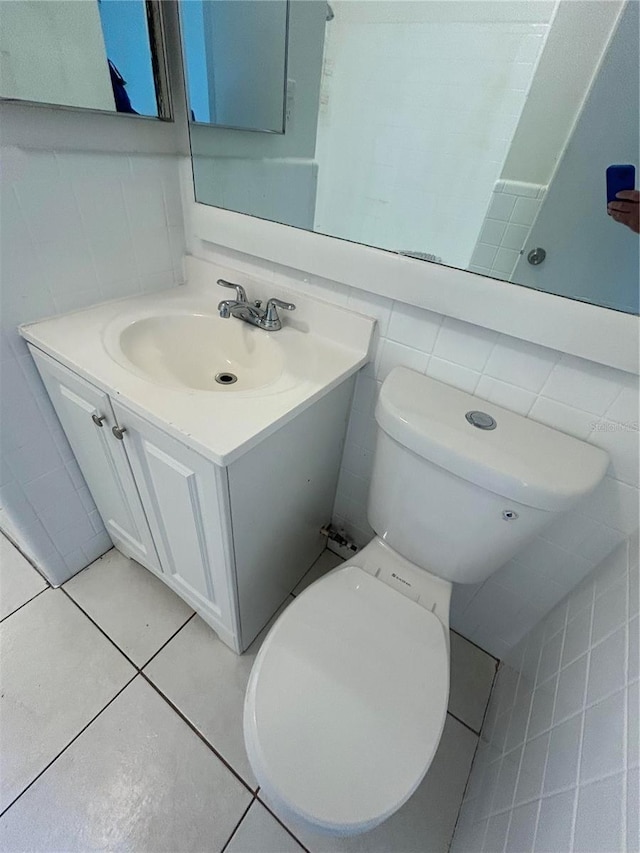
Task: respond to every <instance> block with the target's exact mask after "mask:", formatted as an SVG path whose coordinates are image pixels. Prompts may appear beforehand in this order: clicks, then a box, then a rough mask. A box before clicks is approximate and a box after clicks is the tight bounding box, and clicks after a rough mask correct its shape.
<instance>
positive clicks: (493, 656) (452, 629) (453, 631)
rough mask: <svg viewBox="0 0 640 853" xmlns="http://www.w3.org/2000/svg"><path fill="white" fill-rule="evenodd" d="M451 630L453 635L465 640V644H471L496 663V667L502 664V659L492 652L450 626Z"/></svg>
mask: <svg viewBox="0 0 640 853" xmlns="http://www.w3.org/2000/svg"><path fill="white" fill-rule="evenodd" d="M449 630H450V631H451V632H452V633H453V634H456V635H457V636H458V637H460V638H461V639H462V640H464V641H465V643H469V645H470V646H473V647H474V648H476V649H478V651H479V652H482V654H484V655H486V656H487V657H489V658H492V660H494V661H495V662H496V666H497V665H498V664H499V663H501V662H502V661H501V659H500V658H497V657H496V656H495V655H492V654H491V652H488V651H487V650H486V649H483V648H482V646H479V645H478V644H477V643H474V642H473V640H470V639H469V638H468V637H465V636H464V634H461V633H460V631H456V629H455V628H452V627H451V626H449Z"/></svg>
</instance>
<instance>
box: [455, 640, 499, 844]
mask: <svg viewBox="0 0 640 853" xmlns="http://www.w3.org/2000/svg"><path fill="white" fill-rule="evenodd" d="M450 630H451V629H450ZM455 633H456V634H457V633H458V632H457V631H456V632H455ZM460 636H461V635H460ZM463 639H466V637H463ZM474 645H475V644H474ZM477 648H480V647H479V646H477ZM490 657H493V655H490ZM494 660H495V661H496V665H495V669H494V672H493V678H492V679H491V689H490V690H489V696H488V698H487V703H486V705H485V706H484V714H483V715H482V722H481V723H480V731H479V732H477V733H476V732H474V734H477V736H478V740H477V741H476V748H475V749H474V751H473V758H472V759H471V764H470V765H469V773H468V774H467V781H466V782H465V785H464V790H463V792H462V798H461V800H460V806H459V808H458V814H457V815H456V819H455V823H454V825H453V832H452V833H451V838H450V840H449V846H448V848H447V850H450V849H451V845H452V844H453V839H454V838H455V834H456V829H457V828H458V822H459V821H460V814H461V813H462V806H463V805H464V798H465V796H466V793H467V790H468V788H469V782H470V781H471V772H472V771H473V764H474V762H475V760H476V756H477V754H478V749H479V748H480V735H481V732H482V728H483V726H484V722H485V720H486V718H487V712H488V710H489V704H490V702H491V696H492V694H493V688H494V687H495V686H496V679H497V677H498V669H499V666H500V661H499V660H498V659H497V658H494ZM447 713H448V714H450V713H451V712H450V711H447ZM451 716H452V717H453V718H454V720H458V718H457V717H456V716H455V714H451ZM458 722H462V720H458ZM462 725H465V724H464V723H462ZM467 728H470V726H467ZM471 731H473V729H471ZM487 825H488V821H487Z"/></svg>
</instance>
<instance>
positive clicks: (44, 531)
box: [0, 148, 185, 584]
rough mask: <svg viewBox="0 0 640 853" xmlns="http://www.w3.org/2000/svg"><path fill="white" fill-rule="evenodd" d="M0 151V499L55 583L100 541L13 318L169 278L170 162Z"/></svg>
mask: <svg viewBox="0 0 640 853" xmlns="http://www.w3.org/2000/svg"><path fill="white" fill-rule="evenodd" d="M2 154H3V165H6V164H8V166H9V167H8V168H3V172H2V229H1V238H2V248H1V256H2V285H3V286H2V328H1V329H0V337H1V338H2V340H3V353H4V354H5V358H4V360H3V363H2V374H3V375H2V385H3V407H2V432H3V441H2V455H3V463H4V467H5V470H7V471H10V472H11V478H12V479H11V482H10V483H6V484H3V495H2V497H3V509H4V512H5V513H6V516H7V518H8V523H9V524H10V525H11V527H12V529H13V531H14V534H15V535H16V536H17V537H18V539H19V540H20V545H21V547H22V548H23V549H24V551H25V553H27V554H28V555H29V556H30V557H31V558H32V559H33V560H34V561H35V563H36V564H37V565H38V566H39V567H40V568H41V570H42V571H43V572H45V574H47V576H48V577H49V579H50V580H51V581H52V582H53V583H56V584H57V583H61V582H62V581H64V580H65V579H66V578H68V577H69V576H70V575H71V574H73V573H75V572H77V571H79V570H80V569H82V568H83V567H84V566H85V565H87V564H88V563H90V562H92V561H93V560H95V559H96V558H97V557H99V556H100V555H101V554H102V553H104V551H105V550H107V549H108V548H109V547H110V544H111V543H110V541H109V538H108V537H107V535H106V533H105V530H104V527H103V526H102V523H101V522H99V524H98V526H97V529H96V519H97V518H98V517H97V513H96V510H95V506H94V505H93V501H92V500H91V499H90V498H89V497H88V494H87V490H86V487H85V484H84V481H83V480H82V479H81V478H78V472H77V467H76V468H73V467H72V468H69V467H68V466H65V462H67V461H68V460H70V459H72V454H71V451H70V448H69V446H68V443H67V442H66V439H65V438H64V436H63V434H62V431H61V429H60V427H59V424H58V421H57V418H56V417H55V413H54V412H53V410H52V408H51V404H50V403H49V399H48V397H47V395H46V393H45V391H44V388H43V386H42V383H41V381H40V379H39V377H38V375H37V373H36V371H35V370H34V368H33V364H32V362H31V358H30V356H29V355H28V353H27V350H26V346H25V344H24V342H23V341H22V340H21V339H20V338H19V337H18V335H17V331H16V327H17V325H18V324H19V323H23V322H28V321H32V320H38V319H41V318H42V317H46V316H50V315H52V314H55V313H58V312H60V313H63V312H66V311H70V310H77V309H79V308H82V307H84V306H85V305H90V304H95V303H96V302H101V301H103V300H105V299H113V298H118V297H121V296H129V295H132V294H133V293H138V292H141V291H146V290H155V289H158V288H162V287H168V286H171V285H174V284H176V283H178V282H179V281H180V280H181V275H182V272H181V259H182V254H183V252H184V243H185V241H184V228H183V224H182V209H181V204H180V185H179V179H178V162H177V159H176V158H175V157H161V156H139V157H134V158H129V157H127V156H125V155H115V154H114V155H111V154H89V153H80V152H63V153H58V152H42V151H40V152H38V151H21V150H18V149H6V148H5V149H3V152H2ZM169 222H171V223H172V227H173V232H174V233H172V234H171V233H170V230H171V229H170V227H169ZM178 226H179V234H178V233H176V228H177V227H178ZM36 514H37V519H36Z"/></svg>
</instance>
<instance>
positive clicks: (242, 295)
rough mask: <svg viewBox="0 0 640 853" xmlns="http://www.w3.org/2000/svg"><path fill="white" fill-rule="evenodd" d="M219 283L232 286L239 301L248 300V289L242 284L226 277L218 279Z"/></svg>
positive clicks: (223, 285) (221, 285)
mask: <svg viewBox="0 0 640 853" xmlns="http://www.w3.org/2000/svg"><path fill="white" fill-rule="evenodd" d="M218 284H219V285H220V287H231V288H233V289H234V290H235V292H236V299H237V300H238V302H246V301H247V291H246V290H245V289H244V287H243V286H242V285H241V284H234V283H233V282H232V281H225V279H224V278H219V279H218Z"/></svg>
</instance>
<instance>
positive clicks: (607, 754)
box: [580, 690, 633, 784]
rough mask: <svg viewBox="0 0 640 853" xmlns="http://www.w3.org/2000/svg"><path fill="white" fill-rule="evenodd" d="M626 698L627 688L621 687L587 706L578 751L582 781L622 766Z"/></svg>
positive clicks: (617, 769) (624, 750)
mask: <svg viewBox="0 0 640 853" xmlns="http://www.w3.org/2000/svg"><path fill="white" fill-rule="evenodd" d="M626 699H627V697H626V691H624V690H620V691H619V692H618V693H615V694H614V695H613V696H610V697H609V698H608V699H605V700H604V701H603V702H599V703H598V704H597V705H593V706H592V707H591V708H587V710H586V712H585V715H584V734H583V737H582V748H581V755H580V782H581V783H583V784H584V783H586V782H591V781H593V780H594V779H601V778H602V777H603V776H610V775H612V774H614V773H620V772H621V771H622V770H624V765H625V760H626V744H625V731H624V726H625V714H626V708H625V705H626ZM631 736H633V735H632V734H631Z"/></svg>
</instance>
